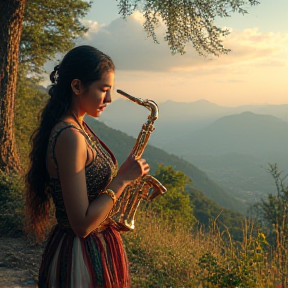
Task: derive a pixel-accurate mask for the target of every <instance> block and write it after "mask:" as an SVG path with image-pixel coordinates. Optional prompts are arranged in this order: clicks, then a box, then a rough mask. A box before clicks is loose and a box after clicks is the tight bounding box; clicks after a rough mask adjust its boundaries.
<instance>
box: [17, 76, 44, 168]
mask: <svg viewBox="0 0 288 288" xmlns="http://www.w3.org/2000/svg"><path fill="white" fill-rule="evenodd" d="M23 74H24V73H19V76H18V83H17V93H16V97H15V98H16V99H15V106H16V107H15V134H16V142H17V146H18V149H19V152H20V157H21V162H22V165H23V167H24V168H27V166H28V160H29V159H28V155H29V152H30V148H31V146H30V143H29V140H30V136H31V135H32V133H33V131H34V130H35V129H36V127H37V125H38V115H39V113H40V111H41V109H42V107H44V104H45V102H46V101H47V99H48V95H47V93H44V92H42V91H41V90H40V87H39V89H37V87H36V86H35V84H34V83H33V80H31V79H30V78H27V77H25V76H24V75H23Z"/></svg>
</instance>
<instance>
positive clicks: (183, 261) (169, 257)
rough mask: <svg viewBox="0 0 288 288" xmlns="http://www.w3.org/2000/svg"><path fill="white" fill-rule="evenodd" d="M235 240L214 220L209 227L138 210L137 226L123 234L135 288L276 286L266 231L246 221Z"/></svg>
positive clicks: (272, 259)
mask: <svg viewBox="0 0 288 288" xmlns="http://www.w3.org/2000/svg"><path fill="white" fill-rule="evenodd" d="M240 229H242V231H243V240H242V241H241V242H234V241H233V240H232V237H231V235H230V234H229V231H228V230H224V232H223V231H222V232H221V231H220V229H219V227H218V225H217V222H216V221H214V223H212V224H211V227H210V230H209V232H208V233H207V232H205V233H204V232H203V230H202V229H201V227H198V228H196V229H193V230H192V229H191V228H190V229H189V228H187V225H186V227H185V226H184V227H183V225H182V224H181V223H178V225H175V224H172V225H171V223H169V222H168V221H166V220H164V219H161V217H160V218H159V217H158V218H157V217H155V216H153V215H151V214H150V215H147V214H146V213H144V212H138V215H137V218H136V229H135V231H134V232H132V233H127V234H124V235H123V238H124V243H125V245H126V250H127V254H128V258H129V260H130V262H131V264H130V265H131V275H132V281H133V286H132V287H133V288H140V287H141V288H148V287H149V288H150V287H151V288H152V287H153V288H158V287H159V288H160V287H161V288H168V287H169V288H170V287H173V288H176V287H177V288H182V287H185V288H188V287H199V288H208V287H215V288H218V287H219V288H223V287H229V288H230V287H239V288H240V287H247V288H248V287H249V288H250V287H257V288H269V287H275V286H276V284H277V283H279V271H278V270H277V268H276V267H277V265H276V263H275V260H277V257H274V256H273V253H272V252H273V250H272V249H271V247H270V246H269V244H268V243H267V241H266V238H265V235H264V234H263V233H261V232H260V231H257V229H256V228H255V227H254V226H253V224H251V223H249V222H248V221H246V222H244V223H243V227H241V228H240Z"/></svg>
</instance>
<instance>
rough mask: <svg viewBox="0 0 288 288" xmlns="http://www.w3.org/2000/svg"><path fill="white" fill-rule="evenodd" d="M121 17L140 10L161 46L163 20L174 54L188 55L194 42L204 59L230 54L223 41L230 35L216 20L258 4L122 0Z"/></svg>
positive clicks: (237, 0)
mask: <svg viewBox="0 0 288 288" xmlns="http://www.w3.org/2000/svg"><path fill="white" fill-rule="evenodd" d="M118 2H119V3H118V6H119V11H120V12H119V13H120V14H121V15H122V16H123V17H124V18H125V17H126V16H127V15H131V14H132V13H133V12H134V11H135V10H136V9H137V10H139V11H141V12H142V13H143V16H144V17H145V22H144V29H145V31H146V32H147V33H148V36H151V37H152V38H153V40H154V42H156V43H157V42H158V41H157V38H156V34H155V28H156V27H157V26H158V25H159V23H160V20H162V21H163V22H164V24H165V25H166V36H165V38H164V39H165V40H166V41H167V42H168V45H169V47H170V49H171V51H172V53H173V54H175V53H180V54H183V53H185V46H186V45H187V43H189V42H191V43H192V45H193V47H194V48H195V49H196V51H197V52H198V53H199V54H200V55H204V56H206V55H208V54H214V55H216V56H219V54H223V53H225V54H226V53H228V52H229V51H230V50H229V49H226V48H224V46H223V45H222V44H221V43H222V41H221V38H223V37H224V36H226V35H228V34H229V30H228V29H226V28H220V27H216V26H215V25H214V20H215V18H216V17H229V16H230V14H231V13H233V12H239V13H242V14H245V13H247V10H246V9H244V7H245V6H247V5H251V6H253V5H256V4H259V2H258V1H256V0H146V1H143V0H118Z"/></svg>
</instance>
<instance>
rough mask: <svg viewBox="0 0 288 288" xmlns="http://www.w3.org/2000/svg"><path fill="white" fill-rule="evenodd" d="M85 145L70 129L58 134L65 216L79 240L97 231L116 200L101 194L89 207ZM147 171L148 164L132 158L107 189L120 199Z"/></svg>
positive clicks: (57, 149)
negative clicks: (135, 180) (126, 188)
mask: <svg viewBox="0 0 288 288" xmlns="http://www.w3.org/2000/svg"><path fill="white" fill-rule="evenodd" d="M86 145H87V144H86V140H85V138H84V136H83V135H82V134H81V133H79V132H78V131H77V130H75V129H73V128H71V129H66V130H64V131H63V132H62V133H61V135H59V138H58V140H57V142H56V146H55V156H56V159H57V163H58V170H59V178H60V183H61V190H62V194H63V200H64V205H65V209H66V213H67V216H68V219H69V223H70V226H71V228H72V229H73V231H74V233H75V234H76V235H77V236H78V237H86V236H87V235H89V233H90V232H92V231H93V230H95V229H96V228H97V227H98V226H99V225H100V224H101V223H102V222H103V221H104V220H105V218H106V217H107V215H108V213H109V212H110V210H111V209H112V207H113V201H112V199H111V198H110V197H109V196H108V195H107V194H100V195H99V196H98V197H97V199H95V200H94V201H92V202H91V203H90V205H89V201H88V196H87V185H86V175H85V164H86V160H87V146H86ZM148 171H149V165H148V164H147V163H146V162H145V160H144V159H140V160H135V159H134V158H133V156H131V155H130V156H129V157H128V158H127V160H126V161H125V162H124V163H123V165H122V166H121V167H120V169H119V171H118V174H117V176H116V177H115V178H114V179H113V180H112V181H111V183H110V184H109V186H108V188H110V189H112V190H113V191H114V192H115V194H116V197H117V198H119V197H120V195H121V193H122V191H123V190H124V188H125V187H126V185H127V184H129V183H130V182H131V181H133V180H134V179H136V178H138V177H139V176H141V175H143V174H146V173H148Z"/></svg>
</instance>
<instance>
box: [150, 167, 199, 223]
mask: <svg viewBox="0 0 288 288" xmlns="http://www.w3.org/2000/svg"><path fill="white" fill-rule="evenodd" d="M154 176H155V177H156V178H157V179H158V180H159V181H160V182H161V183H162V184H163V185H164V186H166V188H167V190H168V192H167V193H166V194H165V195H164V196H163V197H160V198H158V199H156V200H155V201H153V202H152V203H151V208H152V209H153V211H156V212H157V213H158V214H159V215H161V216H162V217H163V218H164V219H167V220H169V221H170V224H171V225H179V223H181V225H186V226H188V227H192V226H193V224H194V223H195V222H196V219H195V217H194V215H193V206H192V205H191V202H190V198H189V194H188V193H187V192H185V185H186V184H187V183H188V182H192V181H191V180H190V179H189V178H188V177H187V176H186V175H185V174H184V173H183V172H181V171H176V170H174V169H173V168H172V167H171V166H166V167H164V166H159V167H158V169H157V170H156V172H155V175H154Z"/></svg>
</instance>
